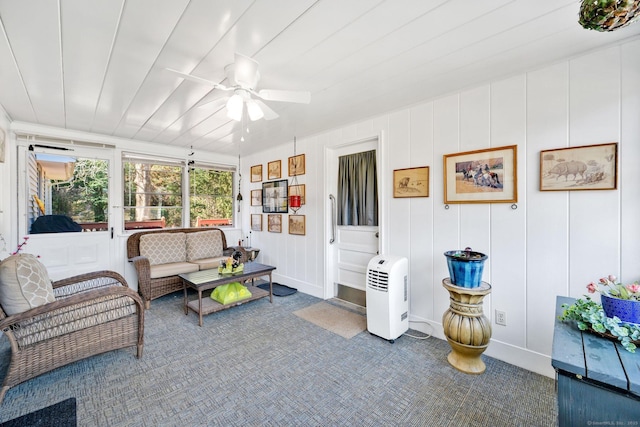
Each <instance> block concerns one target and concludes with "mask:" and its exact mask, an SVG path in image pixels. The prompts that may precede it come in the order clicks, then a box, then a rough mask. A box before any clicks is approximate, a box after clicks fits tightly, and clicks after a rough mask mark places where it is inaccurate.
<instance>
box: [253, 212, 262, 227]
mask: <svg viewBox="0 0 640 427" xmlns="http://www.w3.org/2000/svg"><path fill="white" fill-rule="evenodd" d="M251 230H253V231H262V214H251Z"/></svg>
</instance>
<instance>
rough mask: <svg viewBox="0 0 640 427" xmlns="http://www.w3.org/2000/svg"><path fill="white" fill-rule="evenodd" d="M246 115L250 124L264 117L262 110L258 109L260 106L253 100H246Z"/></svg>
mask: <svg viewBox="0 0 640 427" xmlns="http://www.w3.org/2000/svg"><path fill="white" fill-rule="evenodd" d="M247 113H248V114H249V119H250V120H251V121H252V122H255V121H256V120H260V119H261V118H263V117H264V112H263V111H262V108H260V106H259V105H258V104H257V103H256V101H254V100H253V99H248V100H247Z"/></svg>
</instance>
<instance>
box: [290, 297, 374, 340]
mask: <svg viewBox="0 0 640 427" xmlns="http://www.w3.org/2000/svg"><path fill="white" fill-rule="evenodd" d="M293 314H295V315H296V316H298V317H300V318H302V319H304V320H307V321H309V322H311V323H313V324H315V325H318V326H320V327H321V328H324V329H326V330H328V331H331V332H333V333H334V334H338V335H340V336H341V337H344V338H346V339H349V338H353V337H355V336H356V335H358V334H359V333H360V332H362V331H364V330H365V329H367V318H366V317H365V316H362V315H360V314H357V313H354V312H352V311H349V310H345V309H343V308H340V307H336V306H335V305H332V304H329V303H326V302H319V303H316V304H313V305H310V306H308V307H305V308H303V309H300V310H297V311H294V312H293Z"/></svg>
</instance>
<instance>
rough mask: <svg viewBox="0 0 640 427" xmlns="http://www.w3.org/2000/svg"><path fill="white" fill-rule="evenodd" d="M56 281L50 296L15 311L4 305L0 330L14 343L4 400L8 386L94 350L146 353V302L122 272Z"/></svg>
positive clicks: (1, 396) (0, 394)
mask: <svg viewBox="0 0 640 427" xmlns="http://www.w3.org/2000/svg"><path fill="white" fill-rule="evenodd" d="M47 280H48V279H47ZM49 283H51V282H49ZM52 287H53V295H54V296H55V300H54V301H52V302H47V303H44V304H42V305H39V306H36V307H33V308H30V309H27V310H26V311H22V312H20V313H14V314H11V315H8V314H7V313H6V311H5V308H2V309H0V330H1V331H2V332H4V334H5V335H6V336H7V337H8V339H9V344H10V347H11V361H10V363H9V367H8V369H7V372H6V375H5V377H4V382H3V384H2V388H1V389H0V403H1V402H2V400H3V399H4V396H5V394H6V392H7V390H9V388H11V387H13V386H15V385H17V384H20V383H22V382H24V381H27V380H29V379H31V378H34V377H36V376H38V375H41V374H43V373H45V372H48V371H51V370H53V369H56V368H58V367H61V366H64V365H67V364H69V363H72V362H76V361H78V360H81V359H84V358H87V357H90V356H94V355H97V354H100V353H105V352H108V351H111V350H116V349H120V348H126V347H136V356H137V357H138V358H141V357H142V349H143V344H144V338H143V336H144V305H143V302H142V299H141V298H140V296H139V295H138V294H137V293H136V292H134V291H133V290H131V289H129V287H128V286H127V282H126V281H125V279H124V278H123V277H122V276H121V275H119V274H118V273H116V272H112V271H99V272H94V273H88V274H83V275H79V276H74V277H70V278H67V279H63V280H59V281H56V282H53V283H52ZM7 307H8V306H7Z"/></svg>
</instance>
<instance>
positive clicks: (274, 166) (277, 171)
mask: <svg viewBox="0 0 640 427" xmlns="http://www.w3.org/2000/svg"><path fill="white" fill-rule="evenodd" d="M267 171H268V172H267V176H268V178H267V179H278V178H280V177H281V176H282V162H281V161H280V160H274V161H273V162H269V164H268V167H267Z"/></svg>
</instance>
